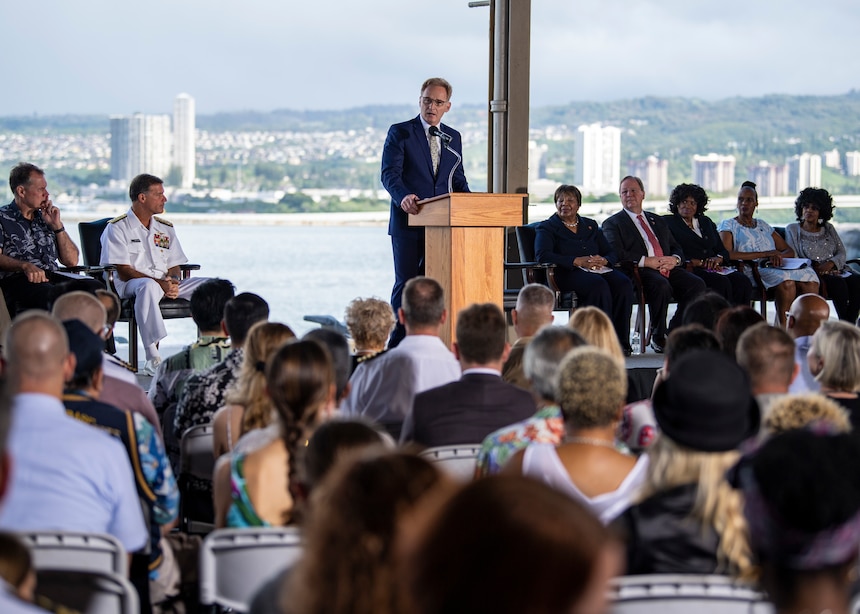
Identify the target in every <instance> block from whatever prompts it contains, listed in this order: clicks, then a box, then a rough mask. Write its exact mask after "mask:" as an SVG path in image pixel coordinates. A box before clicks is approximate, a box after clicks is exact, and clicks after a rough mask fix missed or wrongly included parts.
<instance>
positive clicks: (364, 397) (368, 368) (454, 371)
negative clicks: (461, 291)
mask: <svg viewBox="0 0 860 614" xmlns="http://www.w3.org/2000/svg"><path fill="white" fill-rule="evenodd" d="M397 317H398V319H399V320H400V321H401V322H402V323H403V325H404V326H405V328H406V337H405V338H404V339H402V340H401V341H400V344H399V345H398V346H397V347H396V348H393V349H391V350H389V351H387V352H381V353H379V354H377V355H375V356H372V357H370V358H368V359H366V360H364V361H363V362H362V363H361V364H359V365H358V367H356V369H355V372H353V374H352V377H351V378H350V385H351V394H350V395H348V396H347V397H346V399H344V402H343V403H342V404H341V406H340V411H342V412H343V413H344V414H346V415H351V416H362V417H364V418H367V419H368V420H373V421H374V422H377V423H379V424H381V425H382V426H384V427H385V430H387V431H388V433H389V434H390V435H391V436H392V437H394V438H395V439H399V438H400V435H401V430H402V428H403V421H404V420H405V419H406V416H407V415H408V414H409V413H410V412H411V411H412V403H413V401H414V399H415V395H416V394H418V393H420V392H423V391H425V390H429V389H430V388H435V387H437V386H442V385H444V384H447V383H449V382H453V381H456V380H458V379H460V375H461V373H460V364H459V363H458V362H457V359H456V358H454V354H452V353H451V350H449V349H448V346H447V345H445V343H444V342H443V341H442V339H441V338H440V337H439V334H440V332H441V329H442V325H443V324H444V323H445V321H446V320H447V318H448V312H447V310H446V309H445V292H444V290H443V289H442V286H441V284H440V283H439V282H438V281H436V280H435V279H432V278H430V277H420V276H419V277H415V278H413V279H410V280H409V281H407V282H406V286H405V287H404V289H403V304H402V306H401V307H400V308H399V309H398V310H397ZM396 336H397V331H396V330H395V331H394V333H393V334H392V337H396Z"/></svg>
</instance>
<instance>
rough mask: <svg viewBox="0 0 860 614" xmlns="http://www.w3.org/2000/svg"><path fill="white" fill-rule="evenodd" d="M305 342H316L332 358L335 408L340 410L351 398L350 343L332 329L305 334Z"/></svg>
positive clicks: (319, 329) (314, 330) (320, 329)
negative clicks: (345, 400) (344, 401)
mask: <svg viewBox="0 0 860 614" xmlns="http://www.w3.org/2000/svg"><path fill="white" fill-rule="evenodd" d="M302 340H303V341H316V342H317V343H319V344H320V345H321V346H323V347H324V348H325V349H326V350H328V355H329V356H330V357H331V363H332V367H333V368H334V383H335V388H336V391H335V407H336V408H338V409H339V408H340V404H341V403H342V402H343V400H344V399H345V398H346V397H348V396H349V391H350V385H349V375H350V373H352V357H351V356H350V354H349V342H348V341H347V340H346V337H344V336H343V335H342V334H341V333H339V332H337V331H336V330H332V329H330V328H314V329H311V330H310V331H308V332H307V333H305V336H304V337H302Z"/></svg>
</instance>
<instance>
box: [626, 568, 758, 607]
mask: <svg viewBox="0 0 860 614" xmlns="http://www.w3.org/2000/svg"><path fill="white" fill-rule="evenodd" d="M609 601H610V602H611V605H610V608H609V612H610V614H650V613H651V612H660V614H689V613H690V612H695V613H696V614H718V613H719V614H772V613H773V612H774V608H773V606H772V605H771V604H770V603H768V602H767V601H765V598H764V595H763V594H762V593H760V592H758V591H756V590H755V589H753V588H751V587H750V586H747V585H744V584H739V583H737V582H735V581H733V580H732V578H729V577H728V576H717V575H697V574H689V575H685V574H677V575H676V574H652V575H642V576H623V577H620V578H615V579H613V580H612V582H611V583H610V587H609Z"/></svg>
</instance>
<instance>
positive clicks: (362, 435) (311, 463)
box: [249, 303, 393, 614]
mask: <svg viewBox="0 0 860 614" xmlns="http://www.w3.org/2000/svg"><path fill="white" fill-rule="evenodd" d="M385 305H386V307H388V303H386V304H385ZM388 445H393V442H392V441H391V438H390V437H389V436H388V434H387V433H385V431H384V430H382V428H381V427H375V426H374V425H372V424H370V423H368V422H364V421H362V420H340V419H333V420H329V421H328V422H324V423H323V424H320V425H319V427H318V428H317V429H316V430H315V431H314V434H313V435H311V438H310V439H309V440H308V446H307V448H305V450H304V452H305V453H304V455H303V457H302V459H301V463H300V464H301V471H300V472H299V473H300V476H301V479H300V482H299V490H300V493H299V495H300V497H301V498H302V499H303V500H304V501H307V500H308V498H309V497H310V496H311V494H312V493H313V492H314V490H316V488H317V486H319V485H320V484H321V483H322V481H323V479H324V478H325V477H326V476H327V475H328V474H329V473H330V472H331V470H332V468H333V467H335V466H337V464H338V463H339V462H341V460H342V459H343V457H345V456H347V455H357V454H358V453H359V452H360V451H364V450H366V449H368V448H374V447H382V446H388ZM347 462H348V461H347ZM311 513H312V512H311ZM292 571H293V568H292V566H291V567H288V568H286V569H285V570H284V571H282V572H281V573H279V574H278V575H276V576H275V577H273V578H272V579H271V580H269V581H268V582H266V583H265V584H264V585H263V587H262V588H260V590H259V591H257V593H256V595H254V598H253V600H252V601H251V607H250V609H249V612H250V614H282V610H281V608H280V601H281V593H285V594H286V590H287V588H286V583H287V581H288V579H289V577H290V574H291V573H292Z"/></svg>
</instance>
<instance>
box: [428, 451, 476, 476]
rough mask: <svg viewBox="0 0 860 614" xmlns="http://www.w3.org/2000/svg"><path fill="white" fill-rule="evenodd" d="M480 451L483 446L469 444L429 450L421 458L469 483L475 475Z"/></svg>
mask: <svg viewBox="0 0 860 614" xmlns="http://www.w3.org/2000/svg"><path fill="white" fill-rule="evenodd" d="M480 451H481V444H479V443H467V444H459V445H455V446H437V447H435V448H427V449H426V450H424V451H422V452H421V453H420V456H423V457H424V458H426V459H427V460H429V461H430V462H431V463H434V464H435V465H437V466H438V467H439V468H440V469H442V471H444V472H445V473H447V474H448V475H450V476H451V477H454V478H457V479H458V480H461V481H463V482H468V481H469V480H471V479H472V478H473V477H474V475H475V460H476V459H477V458H478V452H480Z"/></svg>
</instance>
